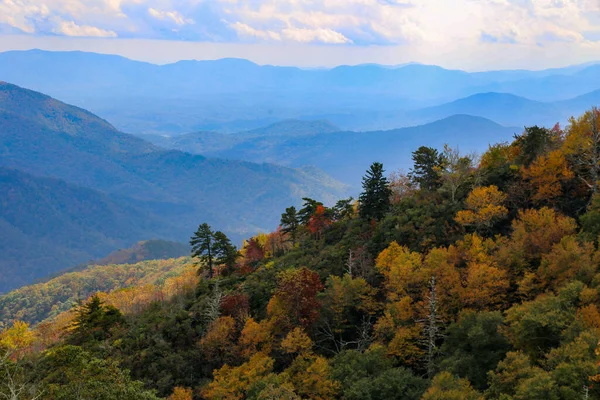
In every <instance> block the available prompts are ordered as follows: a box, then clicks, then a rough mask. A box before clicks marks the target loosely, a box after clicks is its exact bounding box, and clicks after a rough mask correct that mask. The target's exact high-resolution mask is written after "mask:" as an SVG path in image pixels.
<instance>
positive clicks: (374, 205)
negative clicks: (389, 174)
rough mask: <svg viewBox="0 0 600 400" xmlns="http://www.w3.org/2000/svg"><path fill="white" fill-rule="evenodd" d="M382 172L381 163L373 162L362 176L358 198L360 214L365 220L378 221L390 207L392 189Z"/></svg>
mask: <svg viewBox="0 0 600 400" xmlns="http://www.w3.org/2000/svg"><path fill="white" fill-rule="evenodd" d="M383 172H384V170H383V164H381V163H379V162H374V163H373V164H371V167H370V168H369V169H368V170H367V174H366V175H365V176H364V177H363V182H362V186H363V192H362V193H361V194H360V197H359V198H358V200H359V202H360V207H359V212H360V216H361V218H363V219H365V220H376V221H379V220H380V219H382V218H383V217H384V216H385V213H386V212H388V210H389V209H390V197H391V195H392V191H391V190H390V188H389V185H388V181H387V179H386V177H385V176H384V175H383Z"/></svg>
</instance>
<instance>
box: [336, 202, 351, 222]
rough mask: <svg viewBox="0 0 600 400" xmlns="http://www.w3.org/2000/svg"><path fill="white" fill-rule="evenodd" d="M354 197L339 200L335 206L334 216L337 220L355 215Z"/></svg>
mask: <svg viewBox="0 0 600 400" xmlns="http://www.w3.org/2000/svg"><path fill="white" fill-rule="evenodd" d="M353 203H354V199H353V198H352V197H348V198H347V199H342V200H338V201H337V203H335V206H333V218H334V219H335V220H336V221H340V220H342V219H345V218H349V217H351V216H353V215H354V204H353Z"/></svg>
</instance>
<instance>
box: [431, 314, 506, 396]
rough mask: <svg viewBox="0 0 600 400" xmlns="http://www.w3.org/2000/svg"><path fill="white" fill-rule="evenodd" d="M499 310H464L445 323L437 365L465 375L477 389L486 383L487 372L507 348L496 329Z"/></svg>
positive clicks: (463, 376) (503, 337)
mask: <svg viewBox="0 0 600 400" xmlns="http://www.w3.org/2000/svg"><path fill="white" fill-rule="evenodd" d="M502 327H503V318H502V314H501V313H500V312H498V311H494V312H475V311H471V310H465V311H463V312H462V313H461V314H460V317H459V319H458V321H456V322H455V323H453V324H451V325H450V326H448V328H447V329H446V332H445V334H446V335H445V338H444V344H443V345H442V347H441V349H440V353H441V354H442V355H443V359H442V361H441V362H440V368H441V369H442V370H447V371H448V372H451V373H452V374H455V375H458V376H459V377H461V378H466V379H468V380H469V381H470V382H471V383H472V384H473V385H474V386H475V387H476V388H477V389H479V390H483V389H485V388H486V387H487V372H488V371H490V370H493V369H495V368H496V365H497V364H498V362H500V360H502V359H503V358H504V356H505V355H506V353H507V352H508V350H509V349H510V343H509V342H508V340H507V339H506V337H505V336H504V335H502V333H500V331H499V329H500V328H502Z"/></svg>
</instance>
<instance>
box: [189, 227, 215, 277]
mask: <svg viewBox="0 0 600 400" xmlns="http://www.w3.org/2000/svg"><path fill="white" fill-rule="evenodd" d="M190 245H191V246H192V257H197V258H199V259H200V260H201V261H203V262H205V263H206V265H207V266H208V276H209V278H210V279H212V277H213V263H214V257H215V251H214V233H213V231H212V230H211V228H210V226H209V225H208V224H207V223H203V224H202V225H200V226H198V230H197V231H196V232H195V233H194V236H192V238H191V239H190ZM198 273H200V270H199V271H198Z"/></svg>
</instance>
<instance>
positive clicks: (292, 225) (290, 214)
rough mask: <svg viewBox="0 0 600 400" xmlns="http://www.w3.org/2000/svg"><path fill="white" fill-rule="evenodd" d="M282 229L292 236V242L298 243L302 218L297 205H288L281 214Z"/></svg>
mask: <svg viewBox="0 0 600 400" xmlns="http://www.w3.org/2000/svg"><path fill="white" fill-rule="evenodd" d="M280 224H281V231H282V232H283V233H287V234H289V235H290V236H291V237H292V244H296V235H297V233H298V227H299V226H300V220H299V217H298V212H297V211H296V207H294V206H292V207H288V208H286V209H285V212H284V213H283V214H281V222H280Z"/></svg>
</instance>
